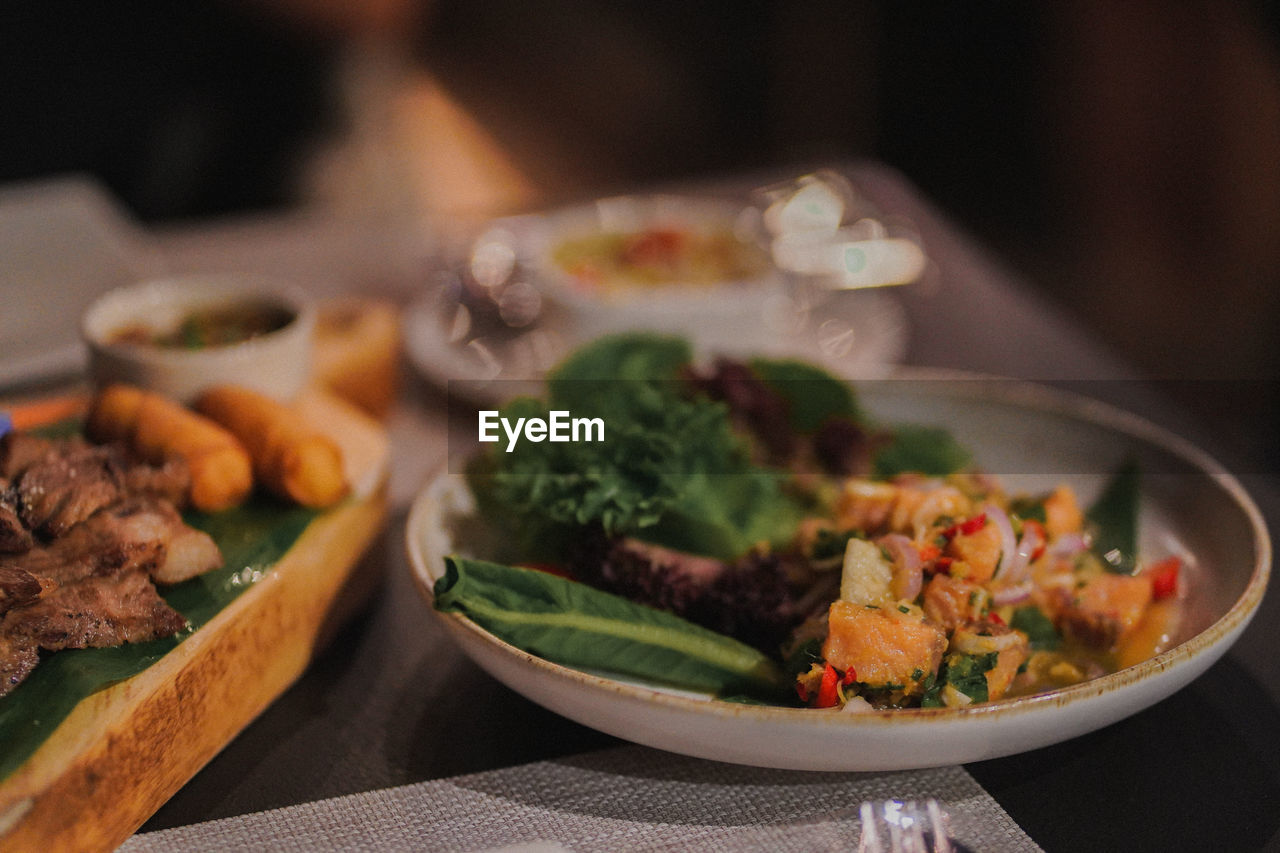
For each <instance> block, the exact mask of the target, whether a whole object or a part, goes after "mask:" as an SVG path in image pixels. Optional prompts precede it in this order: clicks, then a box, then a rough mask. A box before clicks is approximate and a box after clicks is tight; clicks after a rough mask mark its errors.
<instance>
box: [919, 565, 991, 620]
mask: <svg viewBox="0 0 1280 853" xmlns="http://www.w3.org/2000/svg"><path fill="white" fill-rule="evenodd" d="M986 598H987V594H986V591H985V590H984V589H983V588H982V586H981V585H979V584H976V583H973V582H972V581H968V580H964V579H962V578H953V577H951V576H950V575H934V576H933V580H931V581H929V585H928V586H926V587H925V588H924V615H925V616H928V617H929V618H930V619H932V620H933V621H934V622H936V623H937V624H938V625H940V626H941V627H942V628H943V629H944V630H946V631H953V630H955V628H956V626H957V625H961V624H963V623H965V622H972V621H975V620H977V619H978V618H979V616H980V615H981V614H980V610H981V607H982V603H983V602H984V601H985V600H986Z"/></svg>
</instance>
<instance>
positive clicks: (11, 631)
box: [0, 570, 187, 650]
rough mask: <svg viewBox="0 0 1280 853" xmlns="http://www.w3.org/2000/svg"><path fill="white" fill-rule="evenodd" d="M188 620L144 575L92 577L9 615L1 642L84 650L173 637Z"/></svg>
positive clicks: (2, 627)
mask: <svg viewBox="0 0 1280 853" xmlns="http://www.w3.org/2000/svg"><path fill="white" fill-rule="evenodd" d="M186 624H187V620H186V619H184V618H183V616H182V614H180V613H179V612H178V611H176V610H174V609H173V608H172V607H170V606H169V605H168V604H166V603H165V601H164V599H162V598H161V597H160V594H159V593H158V592H156V588H155V587H154V586H153V585H152V583H151V580H150V578H148V577H147V575H146V574H145V573H144V572H142V571H137V570H134V571H128V572H122V573H120V574H116V575H110V576H107V577H103V576H94V577H88V578H85V579H83V580H81V581H77V582H76V583H73V584H69V585H67V586H62V587H59V588H58V589H56V590H54V591H53V592H52V593H50V594H49V595H46V596H45V597H43V598H41V599H40V600H39V601H37V602H35V603H34V604H31V605H28V606H26V607H20V608H18V609H16V610H10V611H9V613H8V614H6V615H5V617H4V622H2V623H0V636H5V637H8V638H10V639H11V640H21V638H28V639H30V640H32V641H33V642H35V644H36V645H38V646H40V647H41V648H44V649H49V650H58V649H83V648H101V647H104V646H118V645H120V644H121V643H142V642H146V641H148V640H155V639H159V638H160V637H171V636H173V635H174V634H176V633H178V632H179V631H181V630H182V629H183V628H185V627H186Z"/></svg>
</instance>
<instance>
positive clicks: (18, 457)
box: [0, 431, 67, 480]
mask: <svg viewBox="0 0 1280 853" xmlns="http://www.w3.org/2000/svg"><path fill="white" fill-rule="evenodd" d="M65 444H67V442H65V441H58V440H56V439H52V438H44V437H43V436H39V435H32V434H31V433H27V432H16V431H15V432H7V433H5V434H4V435H3V436H0V477H5V478H7V479H10V480H12V479H13V478H15V477H17V476H18V475H19V474H21V473H22V472H23V471H24V470H26V468H27V467H28V466H30V465H32V464H34V463H36V462H39V461H40V460H42V459H44V458H45V457H46V456H48V455H50V454H52V453H56V452H57V450H58V448H59V446H61V445H65Z"/></svg>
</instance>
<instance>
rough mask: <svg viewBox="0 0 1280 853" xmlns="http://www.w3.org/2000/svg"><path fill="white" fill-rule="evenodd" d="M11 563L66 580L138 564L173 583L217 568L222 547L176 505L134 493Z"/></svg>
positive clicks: (30, 570)
mask: <svg viewBox="0 0 1280 853" xmlns="http://www.w3.org/2000/svg"><path fill="white" fill-rule="evenodd" d="M9 564H10V565H14V566H17V567H20V568H22V569H25V570H26V571H28V572H30V573H32V574H34V575H38V576H43V577H48V578H52V579H53V580H55V581H57V582H58V583H63V584H67V583H74V582H75V581H77V580H80V579H81V578H86V577H90V576H93V575H113V574H117V573H119V572H127V571H132V570H134V569H140V570H142V571H144V572H147V573H149V574H150V575H151V576H152V577H153V578H154V579H155V580H157V581H159V582H160V583H166V584H169V583H178V582H179V581H184V580H186V579H187V578H190V577H194V576H195V575H198V574H201V573H203V572H207V571H209V570H210V569H216V568H218V567H219V566H221V565H222V552H221V551H220V550H219V549H218V546H217V543H215V542H214V541H213V539H212V538H210V537H209V535H208V534H207V533H204V532H203V531H200V530H196V529H195V528H193V527H189V526H187V524H186V523H185V522H183V520H182V516H180V515H179V514H178V511H177V510H175V509H174V508H173V506H172V505H171V504H169V503H167V502H165V501H161V500H156V499H152V498H131V499H129V500H125V501H121V502H120V503H117V504H114V505H112V506H110V507H107V508H106V509H102V510H99V511H98V512H96V513H94V514H93V515H92V516H90V517H89V518H88V519H86V520H85V521H84V522H83V523H81V524H78V525H76V526H75V527H73V528H72V529H71V530H69V531H68V532H67V534H66V535H65V536H62V537H61V538H59V539H55V540H54V541H53V542H51V543H49V544H48V545H44V546H39V547H37V548H34V549H32V550H31V551H29V552H27V553H26V554H23V555H22V556H20V557H15V558H12V559H11V560H10V561H9Z"/></svg>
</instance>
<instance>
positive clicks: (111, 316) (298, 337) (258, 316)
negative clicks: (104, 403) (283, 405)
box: [81, 274, 316, 403]
mask: <svg viewBox="0 0 1280 853" xmlns="http://www.w3.org/2000/svg"><path fill="white" fill-rule="evenodd" d="M315 323H316V309H315V306H314V304H313V303H312V301H311V300H310V299H309V298H308V297H306V296H305V295H304V294H303V293H302V292H301V291H300V290H299V289H297V288H294V287H290V286H288V285H286V284H284V283H282V282H280V281H277V280H274V279H268V278H263V277H259V276H252V275H237V274H222V275H203V274H202V275H187V276H179V277H171V278H157V279H151V280H148V281H143V282H140V283H137V284H133V285H129V286H126V287H121V288H117V289H115V290H112V291H109V292H107V293H106V294H104V295H102V296H101V297H100V298H99V299H97V300H96V301H95V302H93V303H92V304H91V305H90V306H89V308H88V309H87V310H86V311H85V314H84V316H83V319H82V323H81V334H82V337H83V339H84V342H85V345H86V346H87V347H88V351H89V376H90V378H91V379H92V381H93V382H94V383H95V384H96V385H99V386H101V385H104V384H107V383H109V382H128V383H131V384H134V385H139V386H142V387H145V388H149V389H151V390H153V391H158V392H160V393H162V394H165V395H167V396H169V397H172V398H174V399H177V400H179V401H181V402H184V403H188V402H191V401H192V400H193V399H194V398H195V397H196V395H198V394H199V392H200V391H201V390H203V389H204V388H206V387H208V386H210V385H215V384H221V383H232V384H236V385H241V386H244V387H247V388H252V389H254V390H256V391H260V392H262V393H264V394H267V395H269V396H271V397H274V398H276V399H279V400H282V401H288V400H291V399H293V397H294V396H296V395H297V393H298V392H299V391H300V390H302V388H303V386H305V385H306V384H307V382H308V381H309V379H310V374H311V364H312V339H313V334H314V329H315Z"/></svg>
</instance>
